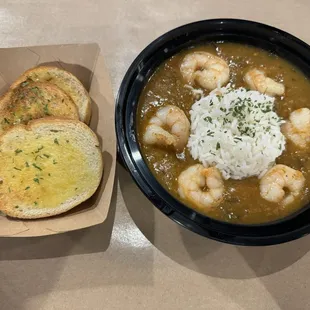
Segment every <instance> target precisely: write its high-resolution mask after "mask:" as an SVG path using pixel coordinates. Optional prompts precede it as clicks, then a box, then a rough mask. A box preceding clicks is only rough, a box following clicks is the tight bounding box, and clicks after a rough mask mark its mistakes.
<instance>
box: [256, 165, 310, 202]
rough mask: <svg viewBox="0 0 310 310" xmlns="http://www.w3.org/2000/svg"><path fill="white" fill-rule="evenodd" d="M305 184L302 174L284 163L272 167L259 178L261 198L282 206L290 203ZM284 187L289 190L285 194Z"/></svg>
mask: <svg viewBox="0 0 310 310" xmlns="http://www.w3.org/2000/svg"><path fill="white" fill-rule="evenodd" d="M304 185H305V177H304V176H303V174H302V173H301V172H300V171H298V170H294V169H292V168H290V167H288V166H285V165H276V166H274V167H272V168H271V169H270V170H268V171H267V173H266V174H265V175H264V176H263V177H262V178H261V180H260V194H261V196H262V198H264V199H266V200H268V201H270V202H275V203H279V204H281V205H283V206H285V205H287V204H290V203H292V202H293V201H294V200H295V199H296V197H297V196H299V195H300V194H301V192H302V189H303V187H304ZM285 189H287V190H288V191H289V193H288V194H286V192H285Z"/></svg>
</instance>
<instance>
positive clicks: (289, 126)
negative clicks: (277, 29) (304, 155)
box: [282, 108, 310, 149]
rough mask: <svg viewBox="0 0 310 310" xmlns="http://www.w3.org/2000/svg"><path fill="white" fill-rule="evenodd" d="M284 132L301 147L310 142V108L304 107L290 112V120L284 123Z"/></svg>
mask: <svg viewBox="0 0 310 310" xmlns="http://www.w3.org/2000/svg"><path fill="white" fill-rule="evenodd" d="M282 133H283V134H284V135H285V136H286V138H288V139H289V140H290V141H292V142H293V143H294V144H295V145H296V146H297V147H299V148H302V149H304V148H306V147H307V146H308V145H309V142H310V110H309V109H308V108H302V109H298V110H295V111H294V112H292V113H291V114H290V117H289V121H287V122H286V123H285V124H283V125H282Z"/></svg>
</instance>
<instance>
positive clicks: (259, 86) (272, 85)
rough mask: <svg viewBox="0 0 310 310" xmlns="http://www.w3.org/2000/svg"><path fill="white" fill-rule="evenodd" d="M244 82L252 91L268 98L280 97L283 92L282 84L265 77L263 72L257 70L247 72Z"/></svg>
mask: <svg viewBox="0 0 310 310" xmlns="http://www.w3.org/2000/svg"><path fill="white" fill-rule="evenodd" d="M244 81H245V82H246V83H247V84H248V85H249V86H250V88H251V89H252V90H257V91H259V92H260V93H263V94H266V95H269V96H275V95H279V96H281V95H283V94H284V91H285V87H284V85H283V84H281V83H278V82H276V81H274V80H273V79H271V78H269V77H267V76H266V75H265V72H263V71H261V70H258V69H252V70H250V71H248V72H247V73H246V74H245V76H244Z"/></svg>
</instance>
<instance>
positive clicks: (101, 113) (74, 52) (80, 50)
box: [0, 44, 116, 237]
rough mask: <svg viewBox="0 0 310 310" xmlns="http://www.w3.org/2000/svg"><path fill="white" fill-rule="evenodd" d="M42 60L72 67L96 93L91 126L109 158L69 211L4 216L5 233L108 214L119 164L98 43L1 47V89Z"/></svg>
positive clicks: (81, 224) (29, 232) (43, 230)
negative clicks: (91, 188) (87, 194)
mask: <svg viewBox="0 0 310 310" xmlns="http://www.w3.org/2000/svg"><path fill="white" fill-rule="evenodd" d="M38 65H53V66H57V67H60V68H62V69H65V70H67V71H69V72H71V73H73V74H74V75H75V76H76V77H77V78H78V79H79V80H80V81H81V82H82V83H83V85H84V86H85V88H86V89H87V90H88V91H89V93H90V97H91V99H92V119H91V123H90V127H91V128H92V129H93V130H94V132H95V133H96V134H97V136H98V138H99V141H100V145H101V149H102V153H103V160H104V173H103V179H102V181H101V184H100V186H99V188H98V190H97V191H96V193H95V194H94V195H93V197H91V198H90V199H89V200H87V201H85V202H84V203H82V204H81V205H79V206H77V207H75V208H73V209H72V210H70V211H69V212H66V213H64V214H61V215H58V216H55V217H51V218H45V219H37V220H18V219H12V218H7V217H5V216H0V236H6V237H30V236H43V235H52V234H57V233H61V232H66V231H71V230H76V229H80V228H85V227H89V226H93V225H97V224H100V223H102V222H103V221H104V220H105V219H106V217H107V214H108V210H109V206H110V201H111V196H112V191H113V184H114V177H115V165H116V138H115V133H114V98H113V93H112V88H111V83H110V79H109V75H108V72H107V70H106V68H105V65H104V61H103V57H102V56H101V55H100V49H99V46H98V45H97V44H70V45H52V46H33V47H18V48H2V49H0V92H1V95H2V94H3V93H4V92H5V91H6V90H7V89H8V87H9V86H10V84H11V83H12V82H13V81H14V80H15V79H16V78H17V77H18V76H19V75H20V74H22V73H23V72H24V71H26V70H27V69H29V68H32V67H35V66H38Z"/></svg>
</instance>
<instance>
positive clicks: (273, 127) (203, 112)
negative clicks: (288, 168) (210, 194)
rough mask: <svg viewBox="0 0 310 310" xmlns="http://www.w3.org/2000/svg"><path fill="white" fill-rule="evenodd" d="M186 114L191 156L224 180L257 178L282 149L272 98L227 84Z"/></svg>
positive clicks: (282, 137) (283, 144)
mask: <svg viewBox="0 0 310 310" xmlns="http://www.w3.org/2000/svg"><path fill="white" fill-rule="evenodd" d="M190 115H191V135H190V138H189V141H188V148H189V150H190V152H191V155H192V157H193V158H194V159H198V160H199V161H200V162H201V163H202V164H203V165H204V166H206V167H208V166H210V165H212V166H214V165H215V166H216V167H217V168H218V169H220V170H221V172H222V174H223V177H224V178H225V179H229V178H232V179H237V180H239V179H243V178H246V177H250V176H260V175H262V174H264V173H265V172H266V171H267V170H268V169H269V168H270V167H271V166H272V165H274V163H275V159H276V158H277V157H278V156H280V155H281V154H282V152H283V150H284V149H285V138H284V136H283V134H282V133H281V131H280V126H281V124H282V123H284V121H282V120H281V118H280V117H279V116H278V115H277V114H276V113H275V112H274V98H273V97H269V96H267V95H264V94H261V93H259V92H257V91H247V90H246V89H245V88H242V87H241V88H238V89H233V88H231V86H230V85H227V86H226V87H223V88H220V89H216V90H214V91H212V92H211V93H210V94H209V95H208V96H206V97H203V98H201V99H200V100H199V101H197V102H196V103H195V104H194V105H193V106H192V109H191V111H190Z"/></svg>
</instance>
